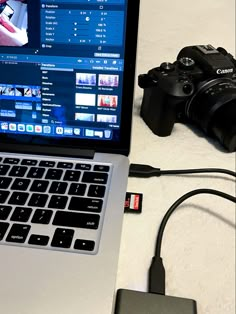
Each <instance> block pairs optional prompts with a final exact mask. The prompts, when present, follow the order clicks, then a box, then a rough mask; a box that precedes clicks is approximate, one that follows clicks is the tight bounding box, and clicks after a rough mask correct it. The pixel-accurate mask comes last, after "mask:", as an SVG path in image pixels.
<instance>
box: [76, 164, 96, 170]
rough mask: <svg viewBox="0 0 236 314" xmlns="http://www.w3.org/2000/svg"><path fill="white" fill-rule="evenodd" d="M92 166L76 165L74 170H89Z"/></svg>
mask: <svg viewBox="0 0 236 314" xmlns="http://www.w3.org/2000/svg"><path fill="white" fill-rule="evenodd" d="M91 168H92V166H91V165H90V164H76V166H75V169H80V170H90V169H91Z"/></svg>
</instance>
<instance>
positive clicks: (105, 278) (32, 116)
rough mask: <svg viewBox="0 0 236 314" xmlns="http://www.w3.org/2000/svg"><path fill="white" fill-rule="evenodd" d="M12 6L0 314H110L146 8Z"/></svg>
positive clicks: (0, 139)
mask: <svg viewBox="0 0 236 314" xmlns="http://www.w3.org/2000/svg"><path fill="white" fill-rule="evenodd" d="M7 5H8V6H9V7H6V6H4V7H3V6H2V7H0V14H1V16H3V14H4V16H3V20H4V23H5V24H4V23H3V27H6V28H7V29H8V30H9V29H11V28H9V26H7V25H11V24H10V23H12V22H11V21H12V17H13V16H14V14H17V13H20V15H21V19H22V23H20V22H19V20H18V24H17V27H18V28H19V29H20V31H21V32H22V34H23V33H24V32H25V33H24V36H25V37H24V38H26V39H24V42H21V43H19V41H20V39H19V38H18V40H17V41H10V42H9V41H5V42H2V43H1V39H0V58H1V59H0V90H1V92H0V265H1V267H0V313H3V314H78V313H81V314H95V313H98V314H111V313H113V309H114V300H115V282H116V273H117V263H118V257H119V245H120V237H121V228H122V217H123V212H124V199H125V192H126V186H127V178H128V168H129V161H128V157H127V156H128V154H129V149H130V137H131V116H132V101H133V90H134V73H135V59H136V43H137V27H138V12H139V1H135V0H108V1H99V0H91V1H85V0H77V1H76V0H70V1H66V0H51V1H50V0H45V1H42V0H41V1H39V0H38V1H22V2H19V1H15V0H10V1H8V2H7ZM4 10H5V11H4ZM3 11H4V12H3ZM18 11H19V12H18ZM131 14H132V21H131ZM72 22H73V23H72ZM4 25H5V26H4ZM20 25H22V26H20ZM71 25H72V26H73V29H72V28H71ZM71 32H72V33H71ZM118 33H119V34H118ZM101 35H102V36H101ZM103 35H104V36H103ZM22 36H23V35H22ZM72 78H73V79H72ZM71 81H72V82H73V84H72V83H71ZM62 83H63V84H62ZM71 94H72V96H71ZM72 99H73V102H72Z"/></svg>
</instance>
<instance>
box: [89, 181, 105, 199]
mask: <svg viewBox="0 0 236 314" xmlns="http://www.w3.org/2000/svg"><path fill="white" fill-rule="evenodd" d="M105 190H106V186H105V185H93V184H91V185H90V187H89V190H88V196H92V197H103V196H104V195H105Z"/></svg>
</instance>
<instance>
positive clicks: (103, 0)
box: [42, 0, 125, 4]
mask: <svg viewBox="0 0 236 314" xmlns="http://www.w3.org/2000/svg"><path fill="white" fill-rule="evenodd" d="M42 2H44V3H65V2H67V3H82V4H124V3H125V0H69V1H68V0H67V1H65V0H44V1H42Z"/></svg>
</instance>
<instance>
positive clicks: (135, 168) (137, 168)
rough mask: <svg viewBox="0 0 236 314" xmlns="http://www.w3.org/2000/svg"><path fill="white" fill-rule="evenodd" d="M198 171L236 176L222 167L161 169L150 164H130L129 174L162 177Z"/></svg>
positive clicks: (140, 176) (142, 176)
mask: <svg viewBox="0 0 236 314" xmlns="http://www.w3.org/2000/svg"><path fill="white" fill-rule="evenodd" d="M196 173H223V174H227V175H230V176H233V177H236V172H234V171H231V170H228V169H221V168H202V169H201V168H200V169H180V170H161V169H160V168H154V167H152V166H149V165H143V164H133V163H131V164H130V167H129V176H130V177H139V178H149V177H153V176H156V177H160V176H161V175H179V174H196Z"/></svg>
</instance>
